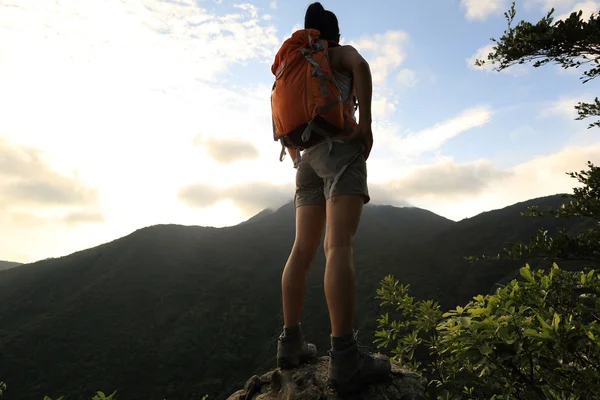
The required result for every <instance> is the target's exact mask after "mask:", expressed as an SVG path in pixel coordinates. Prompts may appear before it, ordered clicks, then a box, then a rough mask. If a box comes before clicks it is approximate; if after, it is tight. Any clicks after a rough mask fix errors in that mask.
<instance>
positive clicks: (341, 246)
mask: <svg viewBox="0 0 600 400" xmlns="http://www.w3.org/2000/svg"><path fill="white" fill-rule="evenodd" d="M323 247H324V250H325V256H326V257H330V256H332V255H334V254H336V253H340V252H343V253H348V252H349V253H352V249H353V248H354V235H332V236H330V237H325V243H324V246H323Z"/></svg>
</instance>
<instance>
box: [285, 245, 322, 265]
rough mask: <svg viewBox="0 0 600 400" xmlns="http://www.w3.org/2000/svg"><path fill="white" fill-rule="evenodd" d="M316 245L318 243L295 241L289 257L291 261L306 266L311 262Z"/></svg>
mask: <svg viewBox="0 0 600 400" xmlns="http://www.w3.org/2000/svg"><path fill="white" fill-rule="evenodd" d="M318 246H319V244H318V243H317V244H313V243H298V242H296V243H294V246H293V247H292V254H291V255H290V258H291V259H292V260H293V261H295V262H297V263H300V264H303V265H306V266H307V267H308V265H309V264H310V263H311V262H312V260H313V259H314V258H315V255H316V254H317V247H318Z"/></svg>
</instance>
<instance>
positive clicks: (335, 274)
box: [325, 195, 364, 337]
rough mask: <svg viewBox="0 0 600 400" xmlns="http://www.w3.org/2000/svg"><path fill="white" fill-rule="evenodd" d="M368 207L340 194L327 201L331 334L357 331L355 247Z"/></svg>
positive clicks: (361, 200) (355, 197) (327, 287)
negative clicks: (364, 210) (361, 220)
mask: <svg viewBox="0 0 600 400" xmlns="http://www.w3.org/2000/svg"><path fill="white" fill-rule="evenodd" d="M363 204H364V198H363V196H358V195H340V196H336V197H334V198H333V199H332V201H328V202H327V223H326V225H327V229H326V232H325V256H326V258H327V261H326V264H325V297H326V298H327V306H328V308H329V318H330V321H331V335H332V336H335V337H339V336H345V335H348V334H351V333H352V332H353V329H354V303H355V301H354V296H355V289H356V283H355V278H354V261H353V247H354V235H355V234H356V230H357V229H358V225H359V222H360V216H361V213H362V208H363Z"/></svg>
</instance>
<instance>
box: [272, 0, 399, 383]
mask: <svg viewBox="0 0 600 400" xmlns="http://www.w3.org/2000/svg"><path fill="white" fill-rule="evenodd" d="M304 28H305V29H316V30H318V31H319V32H320V37H321V39H324V40H327V41H328V42H329V45H330V46H329V47H330V49H329V62H330V65H331V67H332V69H333V70H334V75H335V78H336V83H337V86H338V87H339V88H340V90H341V92H342V97H343V101H346V100H347V99H348V98H349V97H350V96H352V95H353V94H354V93H353V91H352V88H353V85H352V83H353V81H354V84H355V87H356V97H357V99H358V104H359V107H360V118H359V121H358V127H357V128H356V130H355V131H354V133H353V134H352V135H350V136H349V137H347V138H344V137H343V136H340V137H337V138H334V140H333V143H332V148H331V149H330V148H329V146H328V145H327V144H326V143H325V142H322V143H320V144H317V145H315V146H313V147H311V148H309V149H307V150H305V151H304V152H303V154H302V157H301V158H300V161H299V163H298V165H297V170H296V195H295V205H296V238H295V241H294V245H293V248H292V251H291V254H290V256H289V258H288V261H287V263H286V266H285V269H284V271H283V276H282V283H281V286H282V301H283V314H284V331H283V333H282V334H281V336H280V337H279V340H278V350H277V362H278V366H279V367H281V368H295V367H297V366H298V365H299V364H300V363H301V362H302V361H305V360H307V359H310V358H313V357H315V356H316V348H315V346H314V345H313V344H309V343H307V342H306V341H305V340H304V335H303V333H302V330H301V328H300V314H301V310H302V301H303V298H304V292H305V286H306V275H307V272H308V269H309V266H310V263H311V262H312V261H313V259H314V257H315V254H316V251H317V247H318V246H319V243H320V240H321V237H322V234H323V230H324V228H325V225H326V226H327V229H326V231H325V242H324V248H325V256H326V259H327V261H326V265H325V296H326V298H327V306H328V309H329V315H330V321H331V350H330V352H329V355H330V356H331V359H330V364H329V379H330V384H332V386H333V387H335V388H336V389H337V390H338V392H340V394H344V393H353V392H356V391H358V390H360V389H362V387H363V386H364V385H365V384H369V383H373V382H376V381H379V380H382V379H383V378H385V377H387V376H388V375H389V373H390V370H391V365H390V362H389V360H388V359H387V358H386V357H384V356H373V355H370V354H368V353H366V352H364V350H362V349H361V347H360V346H358V345H357V343H356V338H355V334H354V292H355V278H354V265H353V260H352V258H353V257H352V256H353V245H354V235H355V233H356V230H357V228H358V224H359V221H360V216H361V213H362V208H363V205H364V204H366V203H367V202H369V200H370V198H369V192H368V188H367V167H366V160H367V158H368V157H369V153H370V151H371V147H372V145H373V135H372V131H371V96H372V80H371V72H370V68H369V65H368V63H367V62H366V61H365V59H364V58H363V57H361V55H360V54H359V53H358V52H357V51H356V50H355V49H354V48H353V47H351V46H340V45H339V39H340V31H339V26H338V21H337V17H336V16H335V14H333V13H332V12H331V11H326V10H325V9H324V8H323V6H322V5H321V4H320V3H313V4H311V5H310V6H309V7H308V9H307V11H306V16H305V20H304Z"/></svg>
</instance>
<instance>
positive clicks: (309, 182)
mask: <svg viewBox="0 0 600 400" xmlns="http://www.w3.org/2000/svg"><path fill="white" fill-rule="evenodd" d="M331 145H332V146H331V150H330V147H329V144H328V143H327V142H322V143H319V144H318V145H315V146H314V147H312V148H310V149H308V150H306V151H304V152H302V157H301V160H300V162H299V163H298V168H297V170H296V196H295V205H296V207H300V206H305V205H319V204H325V202H326V201H327V200H330V199H331V198H332V197H335V196H339V195H348V194H355V195H359V196H362V197H363V199H364V204H366V203H368V202H369V201H370V197H369V190H368V187H367V163H366V160H365V156H364V148H363V146H362V144H360V143H358V142H356V141H352V142H350V141H344V142H339V141H333V143H331Z"/></svg>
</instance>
